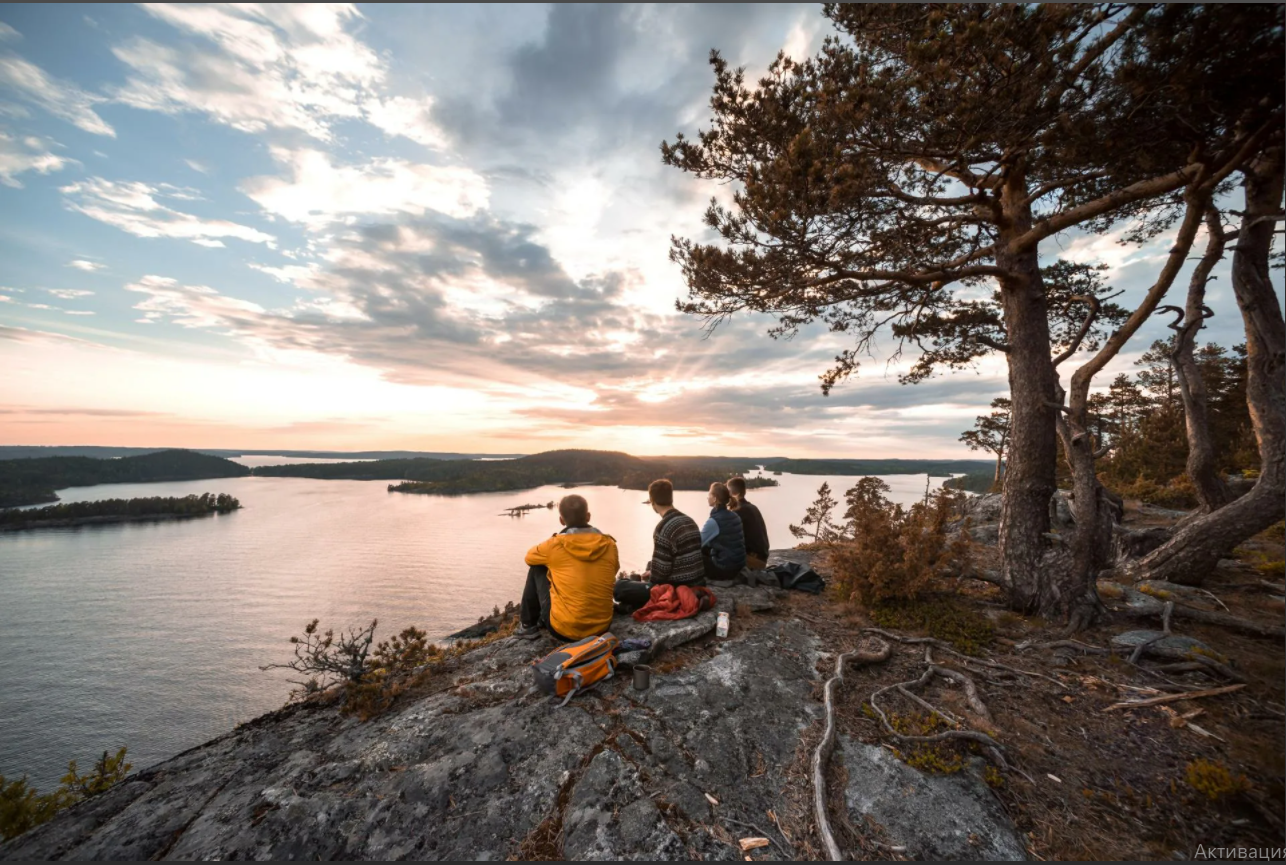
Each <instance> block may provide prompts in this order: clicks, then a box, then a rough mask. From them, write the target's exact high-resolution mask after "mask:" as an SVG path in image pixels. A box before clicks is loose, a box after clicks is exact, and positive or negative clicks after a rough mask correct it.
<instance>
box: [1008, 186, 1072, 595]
mask: <svg viewBox="0 0 1286 865" xmlns="http://www.w3.org/2000/svg"><path fill="white" fill-rule="evenodd" d="M1026 196H1027V189H1026V183H1025V182H1024V178H1023V177H1022V174H1021V172H1020V171H1015V172H1013V173H1012V174H1010V175H1009V176H1007V177H1006V178H1005V180H1004V185H1003V187H1002V188H1001V201H1000V206H1001V214H1002V217H1001V220H1000V225H999V232H998V234H999V237H998V239H997V243H996V249H997V253H996V263H997V264H998V265H999V266H1000V267H1001V268H1002V270H1004V271H1005V275H1004V276H1002V277H1001V278H1000V280H999V281H1000V297H1001V303H1002V305H1003V307H1004V317H1005V330H1006V333H1007V336H1008V339H1009V350H1008V352H1007V354H1006V356H1007V358H1008V361H1009V391H1010V399H1011V400H1012V403H1013V405H1012V409H1011V415H1010V428H1009V445H1008V448H1007V449H1008V452H1009V462H1008V465H1007V467H1006V470H1005V473H1004V500H1003V505H1002V507H1001V515H1000V554H1001V580H1002V581H1003V583H1004V585H1005V586H1006V587H1007V588H1008V591H1009V603H1010V605H1011V606H1012V607H1013V608H1014V609H1016V610H1019V611H1021V612H1026V613H1040V614H1041V615H1052V616H1060V617H1061V616H1062V615H1064V614H1065V613H1066V610H1065V609H1064V608H1063V607H1062V605H1061V604H1060V597H1061V594H1060V592H1059V591H1058V590H1057V583H1058V580H1059V577H1060V576H1061V575H1060V574H1058V573H1056V572H1054V571H1052V570H1051V569H1049V568H1046V567H1044V566H1043V564H1042V559H1043V558H1044V555H1045V551H1046V546H1047V544H1046V540H1045V533H1046V532H1048V531H1049V499H1050V496H1052V495H1053V494H1054V490H1055V482H1054V470H1055V461H1056V460H1057V458H1058V449H1057V444H1056V443H1055V432H1054V411H1053V408H1052V401H1053V397H1054V389H1055V386H1056V385H1057V383H1058V379H1057V377H1056V376H1055V374H1054V364H1053V360H1052V359H1051V357H1050V338H1049V314H1048V311H1047V308H1046V304H1045V287H1044V284H1043V282H1042V281H1041V274H1040V261H1039V254H1038V251H1037V249H1036V248H1035V247H1034V246H1033V247H1032V248H1030V249H1025V250H1022V251H1020V252H1016V253H1015V252H1012V251H1011V250H1010V241H1011V240H1012V239H1013V238H1015V237H1018V236H1020V235H1022V234H1023V233H1024V232H1025V231H1027V230H1028V229H1029V228H1030V227H1031V222H1032V216H1031V205H1030V204H1025V203H1023V200H1024V199H1025V198H1026Z"/></svg>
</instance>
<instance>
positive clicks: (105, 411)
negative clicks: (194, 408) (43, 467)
mask: <svg viewBox="0 0 1286 865" xmlns="http://www.w3.org/2000/svg"><path fill="white" fill-rule="evenodd" d="M0 414H18V415H20V414H34V415H59V416H67V417H76V416H85V417H172V415H171V414H170V413H169V412H161V411H131V410H129V409H115V408H36V407H35V406H23V405H7V406H0Z"/></svg>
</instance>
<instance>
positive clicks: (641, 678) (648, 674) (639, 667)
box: [634, 664, 652, 691]
mask: <svg viewBox="0 0 1286 865" xmlns="http://www.w3.org/2000/svg"><path fill="white" fill-rule="evenodd" d="M651 684H652V668H651V667H649V666H647V665H646V664H635V665H634V690H636V691H646V690H647V689H648V688H649V687H650V686H651Z"/></svg>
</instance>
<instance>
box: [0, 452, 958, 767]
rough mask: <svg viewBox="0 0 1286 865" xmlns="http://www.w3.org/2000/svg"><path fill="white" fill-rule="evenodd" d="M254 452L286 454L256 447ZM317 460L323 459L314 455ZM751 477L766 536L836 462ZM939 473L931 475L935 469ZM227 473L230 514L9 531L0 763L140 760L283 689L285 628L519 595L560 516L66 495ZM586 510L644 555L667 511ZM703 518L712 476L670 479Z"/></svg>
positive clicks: (375, 493)
mask: <svg viewBox="0 0 1286 865" xmlns="http://www.w3.org/2000/svg"><path fill="white" fill-rule="evenodd" d="M243 461H244V462H246V463H247V464H254V465H262V464H266V463H269V462H271V463H282V462H285V461H286V460H284V459H282V458H265V457H250V458H245V459H244V460H243ZM314 462H316V460H314ZM778 480H779V481H780V482H781V486H780V487H776V488H770V489H763V490H752V491H751V493H750V499H751V501H753V502H755V503H756V504H757V505H758V506H759V507H760V509H761V510H762V511H763V514H764V518H765V520H766V522H767V524H768V532H769V537H770V539H771V541H772V544H773V546H774V547H788V546H793V544H794V543H795V541H794V539H793V538H792V537H791V536H790V534H789V532H788V531H787V529H786V527H787V525H788V524H789V523H791V522H798V521H799V519H800V518H801V517H802V516H803V513H804V509H805V508H806V507H807V506H808V505H809V504H810V503H811V502H812V500H813V499H814V498H815V496H816V490H817V487H818V486H819V485H820V484H821V483H822V482H823V481H829V482H830V484H831V488H832V490H834V491H835V493H836V497H837V498H840V497H841V495H842V493H843V491H844V490H845V489H847V488H848V487H849V486H851V485H852V482H853V480H854V479H853V478H850V477H831V478H825V477H819V476H802V475H795V476H792V475H784V476H781V477H779V478H778ZM884 480H885V481H886V482H887V483H889V485H890V486H892V487H893V490H894V494H893V498H894V499H895V500H897V501H902V502H911V501H915V500H917V499H919V498H920V497H921V496H922V495H923V494H924V487H925V477H924V475H898V476H892V477H886V478H884ZM939 483H940V480H935V481H934V486H935V487H936V486H937V485H938V484H939ZM206 491H209V492H226V493H230V494H232V495H234V496H236V497H237V498H238V499H240V500H241V503H242V506H243V509H242V510H240V511H237V512H235V513H232V514H227V515H224V516H216V517H209V518H201V519H194V520H187V521H181V522H170V523H151V524H143V523H135V524H124V525H112V526H86V527H80V528H74V529H47V530H42V531H39V532H18V533H9V534H0V635H2V636H0V641H2V642H0V646H2V647H3V651H0V775H4V776H5V777H6V778H13V777H16V776H21V775H23V774H26V775H28V776H29V778H30V779H31V780H32V782H33V783H35V784H36V785H37V786H38V787H40V788H41V789H47V788H48V787H50V786H51V785H53V784H56V783H57V780H58V778H59V777H60V776H61V775H62V774H63V772H65V771H66V765H67V761H68V760H69V759H73V758H75V759H77V760H78V761H79V764H80V766H81V767H82V768H84V767H85V766H86V765H87V764H88V763H89V762H90V761H92V759H93V758H94V757H95V756H96V755H97V754H100V753H101V752H102V751H103V750H104V749H115V748H118V747H120V746H122V745H126V746H128V747H129V750H130V759H131V762H133V764H134V766H135V768H136V769H140V768H144V767H146V766H149V765H151V764H153V763H155V762H157V761H159V760H162V759H164V758H166V757H168V756H171V755H173V754H175V753H177V752H179V751H181V750H184V749H186V748H189V747H192V746H193V745H197V744H199V743H201V742H203V741H205V740H207V739H209V738H211V737H213V736H216V735H219V734H221V733H223V732H226V731H227V730H228V729H230V728H231V727H232V726H233V725H235V724H237V723H239V722H242V721H246V720H248V719H250V718H253V717H255V716H257V715H259V714H262V713H263V712H266V711H268V710H271V709H275V708H277V707H279V706H280V705H281V704H282V703H283V702H284V701H285V700H286V698H287V696H288V694H289V691H290V685H289V684H288V683H287V682H286V675H285V674H284V673H283V672H282V671H275V672H267V673H265V672H261V671H260V670H259V666H260V665H261V664H265V663H269V662H281V661H285V660H287V659H288V658H289V657H290V646H289V643H288V642H287V640H288V639H289V637H290V636H291V635H292V634H296V633H299V632H300V631H301V630H302V627H303V625H304V624H305V623H306V622H308V621H309V620H310V619H312V618H319V619H321V623H322V627H323V628H325V627H329V626H334V627H336V628H340V627H348V626H351V625H362V624H366V623H368V622H369V621H370V620H371V619H373V618H378V619H379V621H380V624H379V629H378V630H377V632H376V636H377V638H379V637H380V636H385V637H387V636H388V635H390V634H393V633H396V632H397V631H399V630H401V629H402V628H404V627H406V626H408V625H416V626H418V627H421V628H424V629H425V630H427V631H428V632H429V633H430V635H432V636H434V637H441V636H443V635H445V634H448V633H451V632H452V631H455V630H458V629H459V628H461V627H464V626H465V625H468V624H470V623H472V622H474V621H476V620H477V618H478V616H479V615H481V614H483V613H485V612H489V611H490V610H491V608H492V607H493V606H495V605H501V606H503V605H504V603H505V602H506V601H509V600H513V601H517V600H518V598H519V596H520V595H521V592H522V585H523V580H524V578H525V576H526V568H525V566H524V565H523V564H522V557H523V554H524V553H525V552H526V550H527V549H528V548H529V547H530V546H532V545H533V544H536V543H538V542H539V541H541V540H542V539H544V538H546V537H548V536H549V535H550V534H552V533H553V532H555V531H557V530H558V528H559V526H558V516H557V511H556V510H554V511H548V510H540V511H535V512H532V513H530V514H528V515H527V516H525V517H522V518H511V517H507V516H500V515H499V514H500V512H501V511H502V510H503V509H504V508H507V507H510V506H513V505H519V504H525V503H529V502H530V503H536V502H539V503H544V502H548V501H550V500H555V501H556V500H557V499H558V498H559V497H560V496H562V495H564V494H565V493H566V492H567V491H566V490H563V489H561V488H558V487H542V488H539V489H536V490H528V491H526V492H517V493H488V494H480V495H469V496H458V497H450V498H448V497H443V496H424V495H407V494H401V493H389V492H388V491H387V482H385V481H324V480H307V479H299V478H232V479H225V480H208V481H184V482H175V483H156V484H111V485H103V486H96V487H83V488H73V489H67V490H61V491H59V496H60V497H61V499H62V500H63V501H66V502H72V501H83V500H93V499H104V498H130V497H134V496H183V495H187V494H189V493H202V492H206ZM577 492H578V493H581V494H582V495H584V496H585V497H586V498H587V499H589V503H590V510H591V512H592V514H593V522H594V524H595V525H596V526H598V527H599V528H600V529H601V530H603V531H604V532H607V533H608V534H611V535H613V536H614V537H615V538H616V540H617V542H618V544H619V545H620V551H621V565H622V567H623V568H625V569H627V570H642V569H643V566H644V564H645V562H646V561H647V559H648V557H649V556H650V554H651V543H652V541H651V538H652V529H653V527H654V526H655V524H656V521H657V518H656V516H655V514H653V513H652V511H651V509H650V508H648V507H647V506H646V505H644V504H643V501H644V499H645V498H646V494H645V493H643V492H640V491H633V490H621V489H616V488H615V487H582V488H580V489H578V490H577ZM675 499H676V501H675V504H676V506H677V507H679V509H680V510H682V511H684V512H685V513H688V514H690V515H692V516H693V517H695V518H697V519H698V522H701V521H703V520H704V516H705V514H706V513H707V512H708V510H709V509H708V507H707V506H706V504H705V493H702V492H679V493H676V494H675Z"/></svg>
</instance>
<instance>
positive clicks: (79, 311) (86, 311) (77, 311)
mask: <svg viewBox="0 0 1286 865" xmlns="http://www.w3.org/2000/svg"><path fill="white" fill-rule="evenodd" d="M63 313H64V314H66V315H97V314H98V313H96V312H94V311H93V310H89V309H64V310H63Z"/></svg>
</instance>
